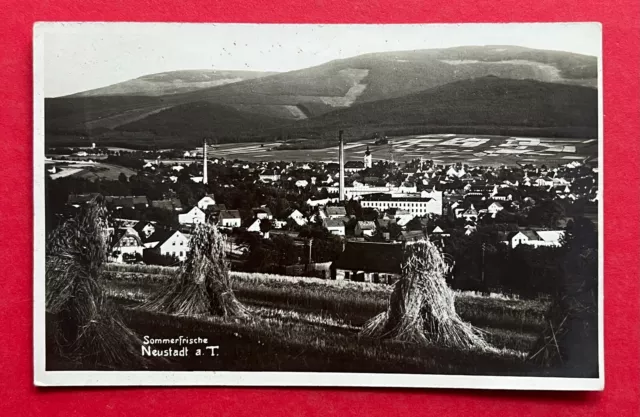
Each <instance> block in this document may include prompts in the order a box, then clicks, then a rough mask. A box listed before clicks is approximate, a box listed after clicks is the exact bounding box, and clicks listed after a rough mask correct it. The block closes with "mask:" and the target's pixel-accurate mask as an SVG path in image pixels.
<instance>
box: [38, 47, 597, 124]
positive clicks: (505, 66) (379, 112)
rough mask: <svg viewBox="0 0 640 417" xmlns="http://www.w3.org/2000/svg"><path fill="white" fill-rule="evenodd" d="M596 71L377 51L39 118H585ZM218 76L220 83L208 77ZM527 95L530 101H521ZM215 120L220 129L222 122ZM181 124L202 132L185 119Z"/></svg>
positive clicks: (553, 57) (517, 56) (520, 53)
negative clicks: (191, 112)
mask: <svg viewBox="0 0 640 417" xmlns="http://www.w3.org/2000/svg"><path fill="white" fill-rule="evenodd" d="M236 76H237V77H236ZM234 77H235V78H234ZM242 77H245V78H244V79H243V80H240V81H235V80H236V78H242ZM491 77H493V78H491ZM596 77H597V60H596V58H595V57H591V56H586V55H579V54H572V53H567V52H559V51H543V50H536V49H529V48H522V47H514V46H482V47H457V48H447V49H430V50H417V51H397V52H382V53H371V54H366V55H361V56H357V57H352V58H347V59H341V60H335V61H331V62H327V63H325V64H322V65H318V66H315V67H311V68H305V69H301V70H296V71H290V72H286V73H277V74H265V73H247V74H244V72H233V71H232V72H219V71H218V72H215V74H214V73H207V72H197V71H196V72H192V71H177V72H171V73H163V74H154V75H150V76H146V77H141V78H139V79H136V80H131V81H129V82H125V83H121V84H116V85H114V86H110V87H105V88H102V89H97V90H92V91H88V92H84V93H80V94H76V95H73V96H67V97H60V98H49V99H46V100H45V125H46V130H47V132H48V133H51V134H57V135H65V134H77V135H85V136H98V135H99V136H103V137H108V136H109V134H110V132H113V133H116V132H120V133H121V132H126V131H134V132H139V131H144V130H148V131H158V132H159V131H163V129H165V127H166V126H171V127H170V128H169V130H171V131H172V132H176V129H178V127H179V125H178V124H176V123H175V122H176V121H173V119H174V118H175V119H177V118H179V117H184V118H186V119H188V120H192V121H193V123H195V124H194V125H193V126H200V124H199V123H196V122H197V121H196V120H194V119H192V116H191V115H189V114H188V112H186V111H185V109H191V108H190V107H189V106H188V105H190V104H193V103H199V104H198V105H197V106H196V107H197V108H199V107H198V106H202V105H203V104H202V103H211V104H212V105H211V106H208V107H206V111H205V110H202V109H201V110H198V111H203V112H205V114H203V117H207V119H206V120H217V119H216V117H215V115H214V114H213V113H214V112H215V111H221V112H222V113H221V115H220V117H222V116H224V115H229V112H230V110H231V109H235V111H236V112H237V113H235V114H234V117H232V118H231V119H230V120H231V122H230V125H231V127H230V128H229V131H231V132H238V128H237V127H236V123H237V120H239V119H240V118H242V117H245V116H246V118H247V119H251V118H252V117H253V118H255V120H256V121H258V122H259V123H257V124H255V123H251V120H248V123H247V124H246V125H245V127H246V129H245V130H246V131H247V132H249V133H250V135H252V136H255V135H259V134H260V132H259V130H260V129H266V130H267V131H268V132H270V131H271V127H270V126H273V125H278V126H282V127H284V126H289V127H288V128H291V129H293V130H292V131H301V130H305V131H306V130H309V129H315V130H316V131H323V130H325V128H324V127H323V126H324V125H329V126H332V125H335V124H340V123H345V124H350V125H353V126H362V124H363V123H365V124H366V123H374V124H376V125H380V124H381V122H382V121H384V120H388V121H389V123H391V124H393V125H402V124H414V123H418V124H425V123H426V124H438V125H440V124H444V125H447V124H448V125H451V126H452V125H454V124H461V125H473V124H477V123H483V124H489V125H500V124H503V125H516V126H523V125H526V126H535V125H545V126H555V125H558V126H560V125H566V126H576V125H580V126H583V127H584V126H585V124H587V125H588V121H587V119H590V118H591V117H592V116H593V114H592V113H593V112H592V111H595V110H593V109H595V108H596V107H597V99H596V97H597V91H596V90H595V89H593V88H588V87H583V86H589V87H593V86H595V85H596V84H597V83H596ZM230 80H232V81H233V82H232V81H230ZM479 80H483V81H479ZM465 81H470V84H467V83H465ZM226 82H228V83H226ZM216 83H226V84H224V85H215V86H210V85H209V84H216ZM149 84H152V86H149ZM483 84H484V85H485V87H481V85H483ZM500 85H504V86H505V88H507V90H500V88H499V87H500ZM473 86H474V87H473ZM472 87H473V88H472ZM483 88H486V89H483ZM474 89H475V90H474ZM472 90H474V91H475V92H472ZM538 90H539V91H538ZM500 91H502V92H503V93H504V94H502V95H500ZM545 94H546V95H548V97H544V95H545ZM556 94H558V96H557V97H556V96H555V95H556ZM484 95H487V96H486V97H485V96H484ZM490 98H491V99H490ZM494 101H495V102H494ZM527 101H530V102H531V103H533V104H532V105H533V107H531V108H528V107H527V106H528V104H527ZM501 106H505V107H508V106H513V108H501ZM173 108H175V111H173V112H171V111H170V110H171V109H173ZM489 109H490V110H489ZM585 112H586V113H585ZM596 114H597V113H596ZM178 115H180V116H178ZM240 115H242V117H240ZM249 115H253V116H249ZM593 117H594V120H597V117H595V116H593ZM165 118H168V119H167V120H166V121H165V120H164V119H165ZM483 118H484V121H483ZM216 123H218V122H216ZM221 123H222V121H220V122H219V124H218V125H217V126H218V127H217V129H220V130H221V131H223V130H225V129H223V128H222V124H221ZM183 128H184V129H185V132H191V131H200V127H198V128H197V129H195V128H191V127H190V125H188V124H183ZM177 133H179V132H177ZM267 134H270V133H267ZM234 135H235V133H234Z"/></svg>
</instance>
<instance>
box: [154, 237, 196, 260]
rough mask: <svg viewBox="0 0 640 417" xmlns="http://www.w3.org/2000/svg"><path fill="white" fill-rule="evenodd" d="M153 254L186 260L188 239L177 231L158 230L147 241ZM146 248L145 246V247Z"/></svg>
mask: <svg viewBox="0 0 640 417" xmlns="http://www.w3.org/2000/svg"><path fill="white" fill-rule="evenodd" d="M149 240H150V242H149V243H151V244H152V245H153V246H151V247H150V249H151V250H153V251H154V252H156V253H158V254H160V255H163V256H173V257H176V258H178V259H179V260H181V261H184V260H185V259H187V253H188V252H189V250H190V249H189V238H188V237H187V236H186V235H184V234H183V233H182V232H180V231H179V230H160V231H157V232H156V233H154V234H153V235H152V236H151V238H150V239H149ZM145 246H146V245H145Z"/></svg>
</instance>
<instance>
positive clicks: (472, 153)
mask: <svg viewBox="0 0 640 417" xmlns="http://www.w3.org/2000/svg"><path fill="white" fill-rule="evenodd" d="M278 145H280V143H270V144H260V143H243V144H240V145H236V144H226V145H220V146H218V147H214V148H212V149H209V156H210V157H211V158H216V157H223V158H226V159H242V160H249V161H272V160H282V161H324V162H337V160H338V146H337V145H336V146H335V147H330V148H323V149H297V150H278V149H277V146H278ZM367 146H369V147H370V150H371V152H372V154H373V160H374V161H376V160H391V159H393V160H394V161H396V162H403V161H407V160H411V159H416V158H421V157H422V158H425V159H431V160H433V161H435V162H436V163H441V164H451V163H456V162H463V163H471V164H473V165H504V164H506V165H512V164H517V163H522V164H526V163H531V164H537V165H541V164H547V165H559V164H566V163H569V162H572V161H578V162H584V161H586V160H588V161H589V162H592V163H597V153H598V152H597V150H598V140H597V139H588V138H585V139H566V138H563V139H558V138H529V137H506V136H489V135H454V134H432V135H418V136H405V137H395V138H392V139H390V141H389V144H388V145H374V144H373V141H371V140H368V141H358V142H350V143H348V144H346V145H345V158H346V160H347V161H349V160H362V157H363V155H364V153H365V151H366V149H367Z"/></svg>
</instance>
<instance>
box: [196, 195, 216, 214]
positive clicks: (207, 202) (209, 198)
mask: <svg viewBox="0 0 640 417" xmlns="http://www.w3.org/2000/svg"><path fill="white" fill-rule="evenodd" d="M215 204H216V200H215V199H214V198H213V195H211V194H207V195H205V196H204V197H202V198H201V199H200V200H199V201H198V203H197V204H196V205H197V206H198V208H199V209H200V210H206V209H208V208H209V206H215Z"/></svg>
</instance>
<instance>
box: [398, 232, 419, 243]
mask: <svg viewBox="0 0 640 417" xmlns="http://www.w3.org/2000/svg"><path fill="white" fill-rule="evenodd" d="M424 238H425V236H424V232H423V231H422V230H410V231H406V232H401V233H400V240H403V241H405V242H406V241H413V240H420V239H424Z"/></svg>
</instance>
